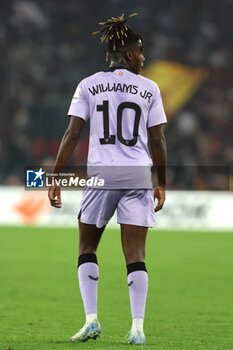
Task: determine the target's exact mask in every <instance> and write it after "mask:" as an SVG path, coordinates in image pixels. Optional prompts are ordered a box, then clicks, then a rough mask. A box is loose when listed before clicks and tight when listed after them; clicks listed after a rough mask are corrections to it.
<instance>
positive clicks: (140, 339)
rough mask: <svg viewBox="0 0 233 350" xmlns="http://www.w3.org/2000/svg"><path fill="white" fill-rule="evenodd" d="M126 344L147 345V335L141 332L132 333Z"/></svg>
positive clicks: (128, 336) (129, 334) (127, 337)
mask: <svg viewBox="0 0 233 350" xmlns="http://www.w3.org/2000/svg"><path fill="white" fill-rule="evenodd" d="M125 339H126V342H127V343H128V344H133V345H145V344H146V337H145V334H144V333H143V332H142V331H140V330H135V331H132V330H131V331H130V332H129V333H128V334H127V335H126V337H125Z"/></svg>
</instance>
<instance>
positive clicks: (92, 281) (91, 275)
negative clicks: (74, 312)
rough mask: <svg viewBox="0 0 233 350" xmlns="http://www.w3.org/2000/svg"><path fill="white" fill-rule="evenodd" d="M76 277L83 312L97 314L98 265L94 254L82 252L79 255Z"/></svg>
mask: <svg viewBox="0 0 233 350" xmlns="http://www.w3.org/2000/svg"><path fill="white" fill-rule="evenodd" d="M78 279H79V288H80V291H81V295H82V300H83V305H84V310H85V314H86V315H89V314H97V284H98V279H99V267H98V263H97V258H96V255H95V254H82V255H80V256H79V259H78Z"/></svg>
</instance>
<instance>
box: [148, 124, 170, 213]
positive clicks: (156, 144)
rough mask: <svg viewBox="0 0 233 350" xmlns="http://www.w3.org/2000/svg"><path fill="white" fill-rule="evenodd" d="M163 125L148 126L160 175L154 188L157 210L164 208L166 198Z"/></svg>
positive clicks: (152, 150) (153, 155)
mask: <svg viewBox="0 0 233 350" xmlns="http://www.w3.org/2000/svg"><path fill="white" fill-rule="evenodd" d="M163 125H164V124H159V125H155V126H152V127H149V128H148V133H149V143H150V149H151V156H152V160H153V164H154V166H155V167H156V170H157V176H158V186H157V187H156V188H155V189H154V198H157V199H158V203H157V206H156V207H155V212H156V211H158V210H161V209H162V207H163V205H164V202H165V198H166V197H165V190H166V166H167V148H166V140H165V136H164V133H163Z"/></svg>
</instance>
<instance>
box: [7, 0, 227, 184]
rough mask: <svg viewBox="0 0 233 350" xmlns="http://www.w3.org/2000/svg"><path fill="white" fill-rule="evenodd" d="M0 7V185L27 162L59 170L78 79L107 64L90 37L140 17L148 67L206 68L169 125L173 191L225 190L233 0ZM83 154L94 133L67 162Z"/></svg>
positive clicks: (43, 1)
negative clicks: (118, 19)
mask: <svg viewBox="0 0 233 350" xmlns="http://www.w3.org/2000/svg"><path fill="white" fill-rule="evenodd" d="M0 8H1V11H0V48H1V59H0V77H1V87H0V96H1V104H0V165H1V166H0V184H3V185H18V184H23V181H24V166H25V165H32V164H45V163H46V164H49V165H52V164H53V161H54V157H55V155H56V153H57V150H58V146H59V142H60V139H61V137H62V134H63V132H64V130H65V128H66V126H67V123H68V118H67V117H66V113H67V110H68V107H69V104H70V101H71V97H72V95H73V92H74V90H75V87H76V85H77V83H78V82H79V81H80V80H81V79H82V78H84V77H86V76H87V75H90V74H92V73H95V72H96V71H98V70H102V69H105V68H106V67H107V64H106V63H105V49H104V47H102V46H101V45H100V42H99V38H97V37H94V36H92V35H91V33H92V31H95V30H96V29H97V27H98V25H97V22H98V21H101V20H105V19H106V18H109V17H111V16H119V15H120V14H121V13H122V12H124V13H125V14H126V15H128V14H131V13H133V12H137V13H138V16H137V17H134V18H133V19H132V20H131V25H132V26H133V27H134V28H135V29H136V31H138V32H139V33H140V34H142V36H143V38H144V43H145V56H146V62H145V65H147V64H148V63H150V62H152V61H156V60H166V61H173V62H179V63H182V64H184V65H185V66H187V67H191V68H196V67H200V68H203V69H205V71H206V72H207V78H206V79H205V81H204V82H203V84H202V85H201V86H200V87H199V89H198V90H197V92H196V93H195V94H194V95H193V96H192V98H191V100H189V102H188V103H187V104H186V105H185V106H184V107H183V108H182V109H181V110H179V112H178V113H176V114H175V115H174V116H173V118H172V119H171V120H169V124H168V127H167V128H166V138H167V145H168V164H169V165H170V166H171V167H170V168H169V172H168V185H169V188H172V189H173V188H176V189H177V188H178V189H179V188H181V189H183V188H184V189H210V190H212V189H214V190H216V189H217V190H219V189H220V190H221V189H223V190H227V189H229V184H230V183H229V181H230V178H229V175H230V165H231V164H232V161H233V143H232V139H233V137H232V131H233V124H232V110H233V69H232V68H233V67H232V66H233V36H232V32H233V25H232V23H233V21H232V18H233V1H232V0H222V1H217V0H198V1H197V0H189V1H186V0H179V1H174V0H170V1H169V0H157V1H149V0H144V1H141V0H140V1H139V0H133V1H122V0H119V1H117V0H108V1H102V2H101V1H78V0H68V1H62V0H59V1H58V0H56V1H55V0H49V1H47V0H37V1H23V0H22V1H12V0H8V1H4V2H1V5H0ZM177 89H179V86H177ZM165 109H166V105H165ZM87 149H88V127H86V129H85V131H84V133H83V134H82V137H81V141H80V144H79V147H78V148H77V151H76V152H75V154H74V155H73V158H72V160H71V163H73V164H84V163H85V160H86V156H87ZM197 165H201V166H202V167H203V168H202V170H201V174H200V173H199V172H197V171H196V166H197ZM177 166H178V167H177ZM211 166H217V167H215V168H212V167H211ZM194 169H195V171H194ZM203 174H204V175H203ZM202 175H203V176H204V180H203V176H202ZM190 179H191V180H190Z"/></svg>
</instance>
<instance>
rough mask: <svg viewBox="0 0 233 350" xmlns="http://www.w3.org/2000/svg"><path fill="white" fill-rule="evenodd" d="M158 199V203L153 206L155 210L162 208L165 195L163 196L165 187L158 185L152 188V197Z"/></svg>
mask: <svg viewBox="0 0 233 350" xmlns="http://www.w3.org/2000/svg"><path fill="white" fill-rule="evenodd" d="M155 198H157V199H158V203H157V205H156V207H155V212H156V211H159V210H161V209H162V207H163V205H164V202H165V199H166V196H165V187H163V186H158V187H155V188H154V199H155Z"/></svg>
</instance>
